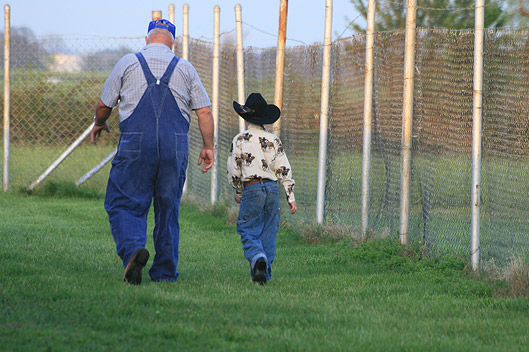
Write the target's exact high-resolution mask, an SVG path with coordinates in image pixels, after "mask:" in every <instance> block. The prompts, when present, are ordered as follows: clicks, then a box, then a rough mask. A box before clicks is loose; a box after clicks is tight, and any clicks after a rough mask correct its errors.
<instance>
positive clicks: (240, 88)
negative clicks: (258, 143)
mask: <svg viewBox="0 0 529 352" xmlns="http://www.w3.org/2000/svg"><path fill="white" fill-rule="evenodd" d="M241 12H242V6H241V5H239V4H237V5H235V27H236V29H237V99H238V100H239V103H240V104H243V103H244V99H245V94H244V56H243V46H242V13H241ZM245 129H246V128H245V124H244V119H243V118H242V117H240V116H239V132H242V131H244V130H245Z"/></svg>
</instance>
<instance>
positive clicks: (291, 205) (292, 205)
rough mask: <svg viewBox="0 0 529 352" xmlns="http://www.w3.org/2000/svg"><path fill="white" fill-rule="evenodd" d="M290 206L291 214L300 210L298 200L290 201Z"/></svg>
mask: <svg viewBox="0 0 529 352" xmlns="http://www.w3.org/2000/svg"><path fill="white" fill-rule="evenodd" d="M288 205H289V206H290V214H294V213H295V212H296V211H297V210H298V205H297V204H296V202H292V203H288Z"/></svg>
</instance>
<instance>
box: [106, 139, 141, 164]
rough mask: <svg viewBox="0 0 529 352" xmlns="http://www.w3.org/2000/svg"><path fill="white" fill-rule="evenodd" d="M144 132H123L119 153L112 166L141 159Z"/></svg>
mask: <svg viewBox="0 0 529 352" xmlns="http://www.w3.org/2000/svg"><path fill="white" fill-rule="evenodd" d="M142 136H143V132H122V133H121V136H120V139H119V146H118V152H117V154H116V157H115V158H114V160H112V164H115V163H117V162H119V161H134V160H138V159H139V158H140V152H141V139H142Z"/></svg>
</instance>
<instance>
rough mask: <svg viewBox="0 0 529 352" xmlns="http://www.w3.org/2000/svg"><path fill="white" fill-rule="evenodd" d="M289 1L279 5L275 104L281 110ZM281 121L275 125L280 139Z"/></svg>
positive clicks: (276, 133) (275, 131)
mask: <svg viewBox="0 0 529 352" xmlns="http://www.w3.org/2000/svg"><path fill="white" fill-rule="evenodd" d="M287 15H288V0H281V4H280V5H279V30H278V36H277V53H276V80H275V88H274V104H275V105H276V106H277V107H278V108H279V109H281V105H282V104H283V74H284V71H285V43H286V40H287ZM280 133H281V120H277V121H276V122H275V123H274V134H275V135H276V136H278V137H279V135H280Z"/></svg>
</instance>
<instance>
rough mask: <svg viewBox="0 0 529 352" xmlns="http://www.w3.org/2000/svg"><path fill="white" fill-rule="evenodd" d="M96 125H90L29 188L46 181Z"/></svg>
mask: <svg viewBox="0 0 529 352" xmlns="http://www.w3.org/2000/svg"><path fill="white" fill-rule="evenodd" d="M93 127H94V124H93V123H92V124H91V125H90V127H88V128H87V129H86V130H85V131H84V132H83V133H82V134H81V135H80V136H79V138H77V139H76V140H75V141H74V142H73V143H72V144H71V145H70V146H69V147H68V148H67V149H66V150H65V151H64V153H62V154H61V156H59V157H58V158H57V160H55V161H54V162H53V163H52V164H51V165H50V166H49V167H48V168H47V169H46V171H44V173H43V174H42V175H40V176H39V178H38V179H37V181H35V182H33V183H32V184H31V185H30V186H29V189H30V190H31V189H33V188H35V187H37V186H38V185H39V184H41V183H42V181H44V180H45V179H46V178H47V177H48V176H49V175H50V174H51V173H52V172H53V171H54V170H55V169H56V168H57V167H58V166H59V165H60V164H61V163H62V162H63V161H64V160H66V158H67V157H68V155H70V154H71V153H72V152H73V151H74V150H75V148H77V147H78V146H80V145H81V143H83V141H84V140H85V139H86V138H87V137H88V136H89V135H90V132H92V128H93Z"/></svg>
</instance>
